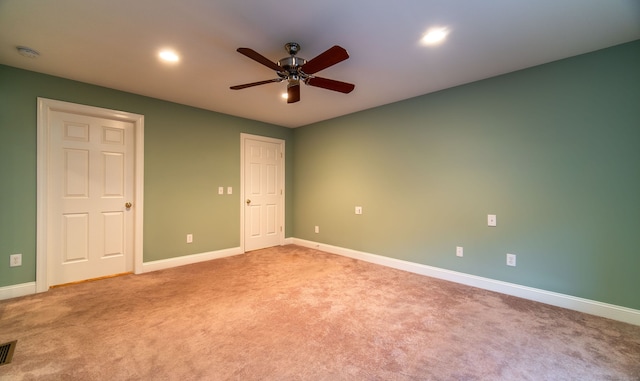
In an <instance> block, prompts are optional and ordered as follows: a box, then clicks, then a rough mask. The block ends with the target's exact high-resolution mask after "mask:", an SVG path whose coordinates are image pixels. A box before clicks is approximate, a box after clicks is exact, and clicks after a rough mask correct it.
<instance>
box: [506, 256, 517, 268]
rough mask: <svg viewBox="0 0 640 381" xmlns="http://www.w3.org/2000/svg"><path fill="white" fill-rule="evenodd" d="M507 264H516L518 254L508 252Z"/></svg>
mask: <svg viewBox="0 0 640 381" xmlns="http://www.w3.org/2000/svg"><path fill="white" fill-rule="evenodd" d="M507 266H513V267H515V266H516V255H515V254H507Z"/></svg>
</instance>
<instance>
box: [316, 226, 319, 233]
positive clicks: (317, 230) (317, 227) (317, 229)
mask: <svg viewBox="0 0 640 381" xmlns="http://www.w3.org/2000/svg"><path fill="white" fill-rule="evenodd" d="M315 232H316V233H320V226H317V225H316V228H315Z"/></svg>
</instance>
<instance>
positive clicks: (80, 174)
mask: <svg viewBox="0 0 640 381" xmlns="http://www.w3.org/2000/svg"><path fill="white" fill-rule="evenodd" d="M133 142H134V126H133V124H132V123H131V122H126V121H120V120H111V119H105V118H97V117H93V116H87V115H79V114H74V113H67V112H62V111H54V112H52V114H51V116H50V121H49V147H50V148H49V156H50V159H51V160H50V163H51V164H50V172H49V175H48V181H49V186H50V189H51V190H50V194H49V196H48V197H49V202H48V205H49V212H48V213H49V217H48V218H49V224H48V229H47V230H48V237H49V239H50V241H49V243H48V252H49V254H48V258H49V259H48V265H47V267H48V277H47V278H48V283H49V285H57V284H64V283H70V282H76V281H79V280H85V279H91V278H99V277H104V276H108V275H114V274H119V273H124V272H128V271H132V270H133V241H134V236H133V221H134V212H133V204H132V200H133V196H134V194H133V183H134V157H133V152H134V145H133V144H134V143H133Z"/></svg>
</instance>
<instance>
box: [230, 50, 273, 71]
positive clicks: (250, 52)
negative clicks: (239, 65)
mask: <svg viewBox="0 0 640 381" xmlns="http://www.w3.org/2000/svg"><path fill="white" fill-rule="evenodd" d="M237 51H238V53H240V54H244V55H245V56H247V57H249V58H251V59H252V60H254V61H256V62H259V63H261V64H263V65H264V66H266V67H268V68H269V69H273V70H275V71H283V69H282V68H281V67H280V66H279V65H278V64H277V63H275V62H273V61H271V60H270V59H268V58H267V57H265V56H263V55H262V54H260V53H258V52H256V51H255V50H253V49H249V48H238V49H237Z"/></svg>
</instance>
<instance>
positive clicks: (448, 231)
mask: <svg viewBox="0 0 640 381" xmlns="http://www.w3.org/2000/svg"><path fill="white" fill-rule="evenodd" d="M639 68H640V41H636V42H633V43H629V44H624V45H620V46H617V47H613V48H609V49H605V50H601V51H597V52H594V53H590V54H586V55H582V56H577V57H573V58H570V59H566V60H561V61H557V62H553V63H550V64H546V65H542V66H538V67H534V68H530V69H527V70H522V71H518V72H514V73H511V74H508V75H503V76H499V77H495V78H491V79H488V80H484V81H480V82H475V83H472V84H469V85H464V86H459V87H456V88H452V89H448V90H445V91H441V92H438V93H433V94H429V95H425V96H422V97H418V98H413V99H410V100H407V101H403V102H399V103H395V104H391V105H387V106H383V107H379V108H375V109H371V110H367V111H363V112H359V113H356V114H351V115H348V116H344V117H341V118H336V119H333V120H329V121H325V122H321V123H317V124H313V125H309V126H305V127H302V128H299V129H296V130H295V131H294V138H295V146H294V147H295V150H294V155H295V157H296V161H295V164H294V173H293V177H294V185H293V187H294V190H295V193H294V202H293V209H294V216H293V218H294V229H293V235H294V236H295V237H297V238H302V239H307V240H311V241H317V242H322V243H326V244H330V245H336V246H340V247H345V248H350V249H354V250H359V251H364V252H368V253H373V254H379V255H384V256H388V257H393V258H399V259H403V260H407V261H412V262H417V263H422V264H427V265H431V266H436V267H440V268H444V269H451V270H455V271H460V272H464V273H468V274H473V275H478V276H482V277H488V278H492V279H496V280H501V281H507V282H513V283H516V284H521V285H525V286H531V287H535V288H540V289H544V290H549V291H555V292H560V293H563V294H568V295H574V296H578V297H583V298H588V299H592V300H598V301H602V302H606V303H612V304H616V305H620V306H626V307H629V308H634V309H640V294H638V290H640V275H639V274H638V271H639V270H640V69H639ZM356 205H361V206H362V207H363V208H364V214H363V215H361V216H356V215H355V214H354V206H356ZM487 214H497V221H498V226H497V227H494V228H490V227H487V223H486V219H487ZM315 225H319V226H320V233H319V234H315V233H314V230H313V228H314V226H315ZM456 246H463V247H464V257H463V258H458V257H456V256H455V247H456ZM506 253H514V254H516V255H517V267H515V268H514V267H507V266H506V265H505V256H506Z"/></svg>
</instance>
